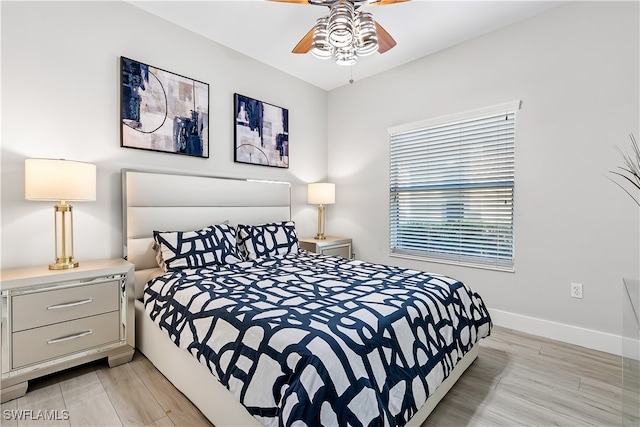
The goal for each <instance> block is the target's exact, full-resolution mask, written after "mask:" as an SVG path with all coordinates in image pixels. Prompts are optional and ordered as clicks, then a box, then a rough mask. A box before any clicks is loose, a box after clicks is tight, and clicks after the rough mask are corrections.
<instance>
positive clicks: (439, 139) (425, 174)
mask: <svg viewBox="0 0 640 427" xmlns="http://www.w3.org/2000/svg"><path fill="white" fill-rule="evenodd" d="M519 107H520V101H516V102H511V103H508V104H502V105H498V106H494V107H490V108H484V109H481V110H476V111H472V112H467V113H462V114H457V115H455V116H448V117H442V118H438V119H433V120H427V121H422V122H418V123H411V124H407V125H403V126H397V127H394V128H391V129H389V135H390V164H389V166H390V171H389V172H390V174H389V175H390V186H389V187H390V189H389V197H390V245H391V254H392V255H397V256H409V257H420V258H426V259H430V260H434V261H443V262H452V263H456V264H464V265H472V266H481V267H489V268H495V269H500V270H507V271H512V270H513V259H514V257H513V190H514V142H515V112H516V110H518V109H519Z"/></svg>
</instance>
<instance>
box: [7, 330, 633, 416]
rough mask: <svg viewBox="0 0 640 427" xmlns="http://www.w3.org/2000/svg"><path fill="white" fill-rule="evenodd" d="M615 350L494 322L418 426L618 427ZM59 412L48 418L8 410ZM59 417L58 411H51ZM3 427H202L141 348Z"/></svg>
mask: <svg viewBox="0 0 640 427" xmlns="http://www.w3.org/2000/svg"><path fill="white" fill-rule="evenodd" d="M621 364H622V360H621V358H620V357H619V356H614V355H611V354H607V353H602V352H598V351H594V350H589V349H586V348H582V347H577V346H574V345H570V344H565V343H561V342H558V341H553V340H549V339H546V338H540V337H536V336H533V335H528V334H524V333H521V332H517V331H513V330H509V329H505V328H500V327H495V328H494V330H493V332H492V335H491V337H489V338H487V339H484V340H483V341H482V343H481V350H480V356H479V357H478V359H477V360H476V361H475V362H474V363H473V364H472V365H471V367H470V368H469V370H468V371H467V372H466V373H465V374H464V375H463V376H462V378H461V379H460V380H459V381H458V383H457V384H456V385H455V386H454V387H453V389H452V390H451V391H450V392H449V394H448V395H447V396H445V398H444V399H443V400H442V402H440V404H439V405H438V406H437V407H436V409H435V410H434V412H433V413H432V414H431V415H430V416H429V418H428V419H427V421H426V422H425V423H424V424H423V426H422V427H441V426H442V427H445V426H456V427H457V426H524V425H526V426H551V425H560V426H620V425H621V396H622V368H621ZM45 409H47V410H50V411H58V413H59V414H60V413H61V411H63V410H66V411H68V419H66V420H65V419H58V420H53V421H46V420H42V419H38V420H15V419H7V416H6V415H7V412H6V411H7V410H8V411H11V410H32V411H33V412H34V413H36V412H37V411H38V410H45ZM58 418H64V417H61V416H59V417H58ZM0 421H1V423H2V425H3V426H7V427H8V426H12V427H14V426H15V427H22V426H49V425H51V426H78V427H88V426H157V427H162V426H210V425H211V424H210V423H209V422H208V421H207V420H206V419H205V418H204V417H203V416H202V414H201V413H200V412H199V411H198V410H197V409H196V408H195V407H194V406H193V405H192V404H191V402H190V401H189V400H188V399H187V398H185V397H184V396H183V395H182V393H180V392H179V391H177V390H176V389H175V388H174V387H173V386H172V385H171V383H170V382H169V381H168V380H167V379H166V378H164V376H162V374H160V373H159V372H158V370H157V369H156V368H155V367H154V366H153V365H152V364H151V363H150V362H149V361H148V360H147V359H146V358H145V357H144V356H143V355H142V354H140V353H136V355H135V357H134V359H133V360H132V361H131V362H130V363H127V364H125V365H121V366H118V367H115V368H111V369H109V368H108V367H107V365H106V363H103V362H96V363H92V364H89V365H85V366H81V367H78V368H74V369H70V370H68V371H65V372H62V373H59V374H55V375H51V376H49V377H46V378H42V379H39V380H36V381H32V382H31V384H30V386H29V392H28V393H27V395H26V396H24V397H22V398H20V399H15V400H12V401H10V402H6V403H4V404H2V418H1V420H0Z"/></svg>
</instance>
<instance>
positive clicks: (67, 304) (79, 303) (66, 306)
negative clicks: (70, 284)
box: [47, 298, 93, 310]
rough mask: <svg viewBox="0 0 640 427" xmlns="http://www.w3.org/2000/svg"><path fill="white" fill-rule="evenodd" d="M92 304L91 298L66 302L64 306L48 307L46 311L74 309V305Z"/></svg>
mask: <svg viewBox="0 0 640 427" xmlns="http://www.w3.org/2000/svg"><path fill="white" fill-rule="evenodd" d="M91 302H93V298H87V299H83V300H82V301H76V302H68V303H66V304H58V305H50V306H49V307H47V310H57V309H59V308H69V307H75V306H76V305H82V304H89V303H91Z"/></svg>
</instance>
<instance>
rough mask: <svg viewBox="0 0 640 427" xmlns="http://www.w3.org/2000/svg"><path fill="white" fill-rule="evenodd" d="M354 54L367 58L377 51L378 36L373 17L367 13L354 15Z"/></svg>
mask: <svg viewBox="0 0 640 427" xmlns="http://www.w3.org/2000/svg"><path fill="white" fill-rule="evenodd" d="M355 28H356V35H357V37H356V52H357V54H358V55H359V56H367V55H371V54H372V53H374V52H376V51H377V50H378V34H377V32H376V22H375V20H374V19H373V15H371V14H370V13H367V12H359V13H356V19H355Z"/></svg>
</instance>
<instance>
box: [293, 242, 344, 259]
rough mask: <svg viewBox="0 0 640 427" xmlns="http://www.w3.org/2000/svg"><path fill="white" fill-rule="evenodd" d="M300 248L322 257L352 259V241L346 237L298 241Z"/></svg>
mask: <svg viewBox="0 0 640 427" xmlns="http://www.w3.org/2000/svg"><path fill="white" fill-rule="evenodd" d="M298 244H299V245H300V248H302V249H304V250H306V251H309V252H315V253H318V254H322V255H331V256H341V257H343V258H347V259H351V257H352V250H351V239H349V238H346V237H332V236H327V237H326V238H325V239H322V240H318V239H315V238H305V239H298Z"/></svg>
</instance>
